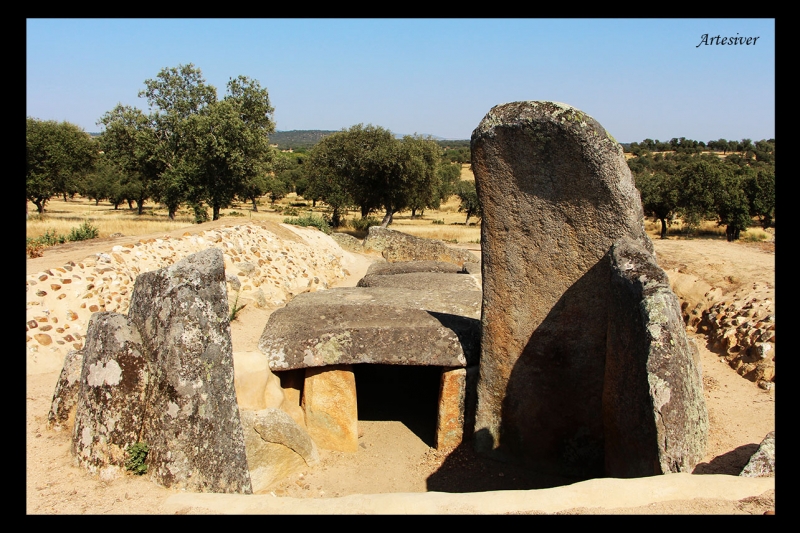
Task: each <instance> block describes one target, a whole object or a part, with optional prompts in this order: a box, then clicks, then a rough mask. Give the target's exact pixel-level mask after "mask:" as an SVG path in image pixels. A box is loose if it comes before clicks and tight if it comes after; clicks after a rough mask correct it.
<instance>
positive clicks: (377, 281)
mask: <svg viewBox="0 0 800 533" xmlns="http://www.w3.org/2000/svg"><path fill="white" fill-rule="evenodd" d="M357 286H358V287H396V288H399V289H412V290H439V291H448V292H461V291H477V292H478V297H479V298H480V290H481V287H480V284H479V282H478V280H476V279H475V278H474V277H473V276H471V275H469V274H459V273H443V272H407V273H402V274H392V275H385V274H369V273H367V275H366V276H364V277H363V278H361V279H360V280H359V282H358V284H357Z"/></svg>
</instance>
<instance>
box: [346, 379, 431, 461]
mask: <svg viewBox="0 0 800 533" xmlns="http://www.w3.org/2000/svg"><path fill="white" fill-rule="evenodd" d="M441 373H442V368H441V367H438V366H406V365H381V364H357V365H353V374H354V376H355V381H356V401H357V405H358V420H393V421H399V422H401V423H402V424H403V425H405V426H406V427H407V428H408V429H409V430H410V431H412V432H413V433H414V434H415V435H416V436H417V437H419V438H420V440H422V441H423V442H424V443H425V444H426V445H428V446H430V447H435V446H436V442H435V441H436V423H437V417H438V413H439V384H440V381H441Z"/></svg>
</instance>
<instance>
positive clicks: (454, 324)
mask: <svg viewBox="0 0 800 533" xmlns="http://www.w3.org/2000/svg"><path fill="white" fill-rule="evenodd" d="M465 277H466V276H465ZM480 313H481V292H480V291H477V290H471V291H460V292H458V291H442V290H411V289H406V288H396V287H343V288H336V289H331V290H327V291H321V292H314V293H303V294H299V295H297V296H296V297H295V298H294V299H293V300H292V301H291V302H289V303H288V304H287V305H286V307H284V308H282V309H279V310H277V311H275V312H274V313H272V315H270V318H269V321H268V322H267V325H266V327H265V328H264V332H263V333H262V335H261V339H260V340H259V343H258V348H259V350H261V351H262V352H263V353H265V354H266V355H267V358H268V360H269V367H270V369H271V370H273V371H277V370H291V369H294V368H308V367H316V366H327V365H336V364H357V363H374V364H393V365H433V366H447V367H464V366H467V365H473V364H477V358H478V352H479V348H480V321H479V318H480Z"/></svg>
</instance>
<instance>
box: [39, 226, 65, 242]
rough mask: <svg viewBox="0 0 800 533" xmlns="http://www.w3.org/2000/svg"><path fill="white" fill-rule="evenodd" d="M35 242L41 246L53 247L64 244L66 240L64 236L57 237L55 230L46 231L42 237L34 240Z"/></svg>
mask: <svg viewBox="0 0 800 533" xmlns="http://www.w3.org/2000/svg"><path fill="white" fill-rule="evenodd" d="M36 241H37V242H39V243H41V244H42V246H55V245H56V244H64V243H65V242H67V238H66V237H65V236H64V235H59V234H58V233H56V230H54V229H53V230H50V229H49V230H47V231H45V232H44V235H40V236H39V237H37V238H36Z"/></svg>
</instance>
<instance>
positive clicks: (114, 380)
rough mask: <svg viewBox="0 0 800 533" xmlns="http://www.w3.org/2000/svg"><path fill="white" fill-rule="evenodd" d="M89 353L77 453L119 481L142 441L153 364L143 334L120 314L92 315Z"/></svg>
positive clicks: (90, 465)
mask: <svg viewBox="0 0 800 533" xmlns="http://www.w3.org/2000/svg"><path fill="white" fill-rule="evenodd" d="M83 354H84V356H83V365H82V368H81V377H80V388H79V390H78V398H77V402H76V410H75V425H74V428H73V433H72V435H73V436H72V451H73V453H74V454H75V457H76V459H77V462H78V464H80V465H82V466H84V467H85V468H86V469H88V470H89V471H90V472H92V473H93V474H100V475H101V476H102V477H103V478H106V479H107V478H113V477H115V476H116V475H118V474H122V473H123V471H124V466H125V460H126V450H127V448H128V446H131V445H133V444H136V443H137V442H139V441H140V440H141V439H140V434H141V429H142V424H143V422H144V417H145V405H146V404H145V395H146V388H147V384H148V379H149V368H148V362H147V359H146V357H145V355H144V354H143V353H142V339H141V337H140V336H139V332H138V331H137V330H136V328H135V327H132V326H131V323H130V321H129V319H128V317H126V316H125V315H120V314H118V313H106V312H103V313H95V314H93V315H92V317H91V318H90V319H89V326H88V328H87V332H86V345H85V346H84V348H83Z"/></svg>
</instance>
